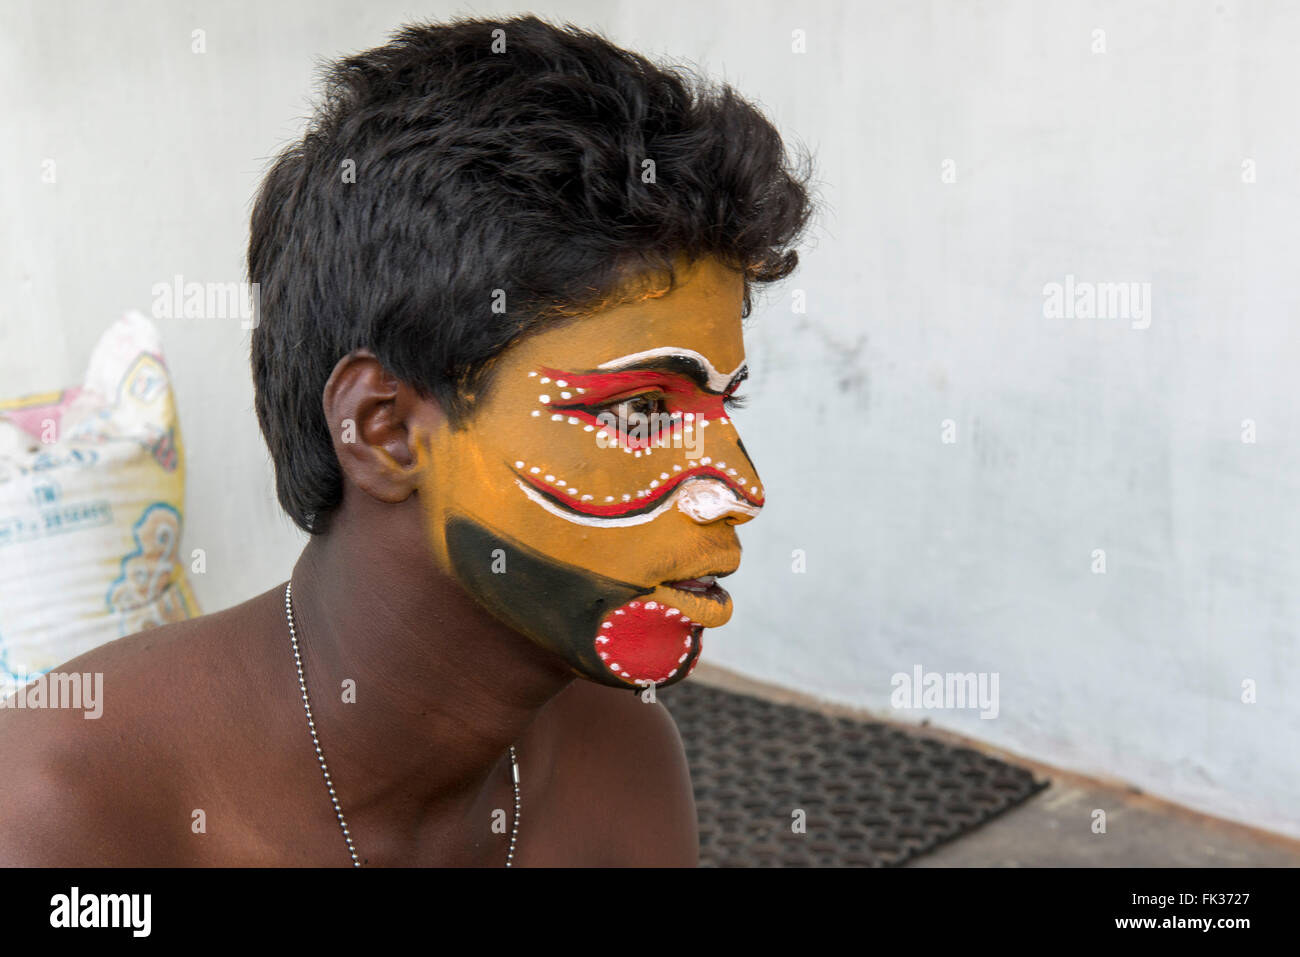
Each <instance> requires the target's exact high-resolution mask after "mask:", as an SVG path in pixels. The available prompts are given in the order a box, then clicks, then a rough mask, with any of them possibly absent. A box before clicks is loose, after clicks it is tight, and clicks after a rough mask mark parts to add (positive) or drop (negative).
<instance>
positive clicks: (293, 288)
mask: <svg viewBox="0 0 1300 957" xmlns="http://www.w3.org/2000/svg"><path fill="white" fill-rule="evenodd" d="M647 160H649V161H651V163H652V164H653V166H651V163H647V162H646V161H647ZM811 168H812V163H811V159H810V158H809V156H808V154H807V152H806V151H800V152H799V154H798V156H797V157H796V158H795V159H794V160H792V159H791V158H790V156H788V155H787V151H786V149H785V146H784V144H783V142H782V140H781V136H780V134H779V133H778V132H777V131H776V129H774V128H773V126H772V125H771V124H770V123H769V122H768V120H767V119H766V118H765V117H764V116H763V115H762V113H760V112H759V111H758V110H757V109H756V108H755V107H754V106H753V105H751V104H750V103H748V102H747V101H746V100H744V99H743V98H741V97H740V96H739V95H738V94H737V93H736V92H735V91H734V90H732V89H731V88H730V87H728V86H726V85H723V86H721V87H716V86H712V85H710V84H708V83H706V82H705V81H704V80H702V79H700V78H699V77H697V76H696V75H695V74H693V73H691V72H690V71H688V70H687V69H686V68H683V67H676V66H673V67H666V66H659V65H656V64H654V63H652V62H650V61H649V60H647V59H646V58H644V57H642V56H640V55H638V54H635V53H632V52H629V51H627V50H623V49H620V48H619V47H616V46H614V45H613V44H612V43H610V42H609V41H608V40H606V39H605V38H603V37H601V36H599V35H597V34H595V33H591V32H588V31H584V30H580V29H578V28H577V27H574V26H571V25H566V26H564V27H558V26H554V25H552V24H549V23H546V22H544V21H542V20H540V19H537V18H536V17H531V16H529V17H517V18H513V19H506V20H484V19H461V20H456V21H454V22H451V23H446V24H416V25H411V26H407V27H404V28H402V29H401V30H399V31H398V32H397V33H396V34H394V35H393V38H392V40H391V41H390V42H389V43H387V44H386V45H384V46H381V47H378V48H376V49H373V50H368V51H366V52H364V53H360V54H356V55H354V56H349V57H346V58H344V59H342V60H339V61H338V62H336V63H334V64H332V65H330V66H329V68H328V70H327V72H326V73H325V76H324V96H323V99H322V102H321V103H320V106H319V108H318V110H317V112H316V115H315V117H314V118H313V120H312V122H311V124H310V125H309V128H308V130H307V132H306V134H305V135H304V137H303V139H302V140H301V141H300V142H297V143H294V144H293V145H291V146H290V147H288V148H287V149H285V150H284V151H283V152H282V153H281V154H280V155H279V156H278V157H277V158H276V159H275V161H274V164H273V165H272V167H271V169H270V171H269V172H268V173H267V176H266V179H265V180H264V181H263V183H262V186H261V189H260V191H259V193H258V196H257V200H256V203H255V206H254V209H253V215H252V230H251V237H250V240H249V246H248V276H249V280H250V281H251V282H255V283H258V284H259V288H260V296H261V301H260V314H259V318H258V322H257V325H256V326H255V328H254V330H253V337H252V366H253V382H254V387H255V392H256V408H257V416H258V421H259V422H260V424H261V427H262V432H263V434H264V435H265V437H266V441H267V445H268V447H269V449H270V452H271V457H272V459H273V461H274V463H275V473H276V492H277V495H278V497H279V500H280V503H281V505H282V506H283V507H284V509H285V511H287V512H288V513H289V515H290V517H291V518H292V519H293V521H294V522H295V524H297V525H298V526H299V527H300V528H302V529H304V530H305V531H308V532H312V533H320V532H323V531H325V530H326V529H327V527H328V517H329V515H330V514H331V513H332V512H333V511H334V510H335V509H336V508H337V507H338V504H339V502H340V501H341V498H342V492H343V477H342V473H341V471H340V468H339V463H338V459H337V458H336V456H335V453H334V446H333V442H332V440H331V437H330V434H329V429H328V427H327V425H326V422H325V415H324V410H323V407H322V401H321V397H322V393H323V390H324V387H325V382H326V381H327V379H328V378H329V375H330V373H331V371H332V370H333V368H334V366H335V364H336V363H337V362H338V360H339V359H340V358H342V357H343V356H345V355H347V354H348V353H349V352H351V351H353V350H354V349H358V348H361V347H367V348H369V349H371V350H372V351H373V352H374V354H375V355H376V357H377V358H378V359H379V361H380V362H381V363H382V365H383V366H384V368H385V369H386V370H387V371H388V372H390V373H391V374H393V375H394V376H396V377H397V378H398V379H400V380H402V381H404V382H406V383H408V384H410V385H411V386H413V387H414V388H416V389H417V390H418V391H419V393H420V394H421V395H424V396H432V397H434V398H436V399H437V401H438V402H439V403H440V405H441V406H442V407H443V409H444V410H446V412H447V415H448V417H449V419H450V420H451V422H452V423H453V424H454V425H455V426H457V427H461V426H462V425H463V423H464V421H465V419H466V417H467V416H468V415H469V413H470V411H471V409H472V402H471V401H470V400H469V399H468V398H467V394H470V393H473V392H475V391H477V390H478V389H480V388H481V387H482V386H483V385H484V384H485V383H486V381H488V377H489V376H490V363H491V360H492V358H493V357H494V356H496V355H498V354H499V353H500V352H501V351H502V350H504V349H505V348H506V347H507V346H509V345H510V344H511V343H512V342H513V341H515V340H516V339H518V338H519V337H520V336H522V335H526V334H527V333H528V332H529V331H530V330H532V329H534V328H536V327H537V326H538V325H539V324H541V323H547V322H554V321H568V320H572V319H573V318H574V317H576V316H580V315H581V314H582V313H583V312H584V311H590V310H593V309H595V308H599V307H601V306H604V305H609V304H612V303H613V302H615V301H618V300H619V296H620V291H624V290H627V289H628V288H629V285H628V284H629V283H630V282H632V281H633V280H644V279H645V277H658V278H657V279H656V280H655V281H656V282H660V283H664V284H666V289H668V290H671V288H672V285H673V283H674V281H675V275H674V264H675V263H678V262H680V261H682V260H681V257H685V261H688V262H689V261H694V260H696V259H698V258H701V257H704V256H713V257H716V258H717V259H719V260H720V261H722V262H724V263H725V264H727V265H728V266H730V267H732V268H734V269H737V270H739V271H741V272H742V273H743V275H744V277H745V298H744V313H743V314H744V315H746V316H748V315H749V312H750V308H751V297H750V289H751V283H767V282H772V281H774V280H778V279H782V278H784V277H785V276H787V275H788V274H789V273H790V272H791V271H792V270H793V269H794V268H795V265H796V263H797V262H798V256H797V254H796V252H795V251H794V250H793V249H792V248H791V247H792V246H793V245H795V244H796V243H797V241H798V240H799V238H800V237H801V235H802V234H803V231H804V229H805V227H806V225H807V223H808V221H809V218H810V216H811V214H812V209H813V202H812V200H811V198H810V191H809V178H810V175H811ZM650 171H652V172H653V175H650ZM642 291H644V290H642ZM502 302H504V304H505V306H504V308H502V306H501V304H502Z"/></svg>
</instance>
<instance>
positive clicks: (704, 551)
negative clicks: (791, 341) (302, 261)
mask: <svg viewBox="0 0 1300 957" xmlns="http://www.w3.org/2000/svg"><path fill="white" fill-rule="evenodd" d="M742 297H743V285H742V279H741V276H740V275H739V274H738V273H736V272H734V271H731V270H729V269H727V268H725V267H724V266H722V265H721V264H719V263H718V262H716V261H715V260H711V259H706V260H702V261H701V262H699V263H697V264H695V265H694V266H692V267H690V268H689V269H687V270H686V271H685V272H684V273H682V274H681V275H680V279H679V284H678V286H677V287H676V288H675V289H674V290H673V291H672V292H671V293H670V294H668V295H665V296H661V297H659V298H643V299H640V300H637V301H634V302H628V303H624V304H622V305H618V306H614V307H612V308H609V309H605V310H602V311H599V312H596V313H595V314H593V315H590V316H584V317H581V318H578V319H575V320H569V321H566V322H563V323H561V324H558V325H556V326H554V327H550V328H546V329H544V330H543V331H541V332H537V333H534V334H532V335H529V336H527V337H526V338H524V339H523V340H521V341H520V342H518V343H516V344H514V345H512V346H511V347H510V348H508V349H507V350H506V351H505V352H503V353H502V354H501V355H500V356H499V357H498V358H497V360H496V362H495V364H494V371H493V373H492V378H491V382H490V385H489V386H488V388H487V390H486V392H485V393H484V394H483V395H481V396H479V397H477V400H476V403H475V407H474V411H473V413H472V414H471V416H470V418H469V420H468V422H467V424H466V427H465V428H463V429H461V430H455V429H453V428H451V426H450V425H447V424H445V423H444V424H442V425H440V427H439V429H438V430H437V432H436V433H435V434H433V435H431V436H428V439H427V447H428V450H429V454H428V458H427V461H426V462H425V463H423V467H422V474H421V477H420V485H419V496H420V500H421V505H422V508H423V510H424V519H425V523H426V529H427V533H428V537H429V540H430V542H431V545H432V548H433V550H434V554H435V556H436V557H437V560H438V562H439V564H440V565H441V566H442V567H443V568H444V569H445V570H447V571H448V572H449V573H450V574H452V575H453V576H454V577H455V578H457V579H458V580H459V581H460V582H461V583H462V585H463V586H464V587H465V588H466V589H467V591H469V592H470V594H472V595H474V596H475V598H477V599H478V600H479V601H480V602H482V603H483V604H484V605H485V606H486V607H488V608H489V610H491V611H492V612H493V613H494V614H495V615H497V616H498V617H499V618H501V619H502V620H504V621H505V622H506V623H507V624H509V625H511V626H512V627H514V628H516V629H517V630H519V631H521V632H523V633H524V634H526V635H528V636H529V637H530V638H532V639H533V640H534V641H537V642H538V643H539V644H541V645H542V646H543V647H545V648H547V649H549V650H551V651H552V652H554V653H556V654H558V655H560V656H561V657H562V658H563V659H564V660H565V661H566V662H567V663H568V664H569V666H570V667H571V668H572V669H573V670H574V671H576V672H577V673H578V674H580V675H582V676H583V677H586V678H589V679H592V680H595V681H599V682H602V683H604V684H609V685H615V686H619V687H637V686H642V685H648V684H658V685H665V684H671V683H674V682H676V681H679V680H681V679H682V678H684V677H686V675H687V674H689V673H690V670H692V669H693V668H694V665H695V663H696V661H697V660H698V658H699V654H700V648H701V633H702V631H703V629H704V628H711V627H718V626H720V625H723V624H725V623H726V622H727V620H728V619H729V618H730V617H731V610H732V606H731V599H730V597H729V596H728V595H727V594H726V592H725V591H722V590H721V589H720V588H719V587H717V586H716V585H713V586H712V587H704V588H701V590H700V591H692V590H689V587H690V586H691V583H689V582H684V580H689V579H696V578H698V577H700V576H707V575H718V574H730V573H731V572H732V571H734V570H735V569H736V568H737V566H738V565H739V563H740V544H739V541H738V539H737V536H736V532H735V529H734V526H735V525H737V524H740V523H741V522H745V521H748V520H749V519H750V518H753V517H754V516H755V515H757V514H758V511H759V509H761V508H762V505H763V501H764V499H763V486H762V483H761V482H760V481H759V477H758V474H757V472H756V470H755V469H754V465H753V463H752V462H751V461H750V460H749V456H748V455H747V454H746V452H745V449H744V446H743V444H742V443H741V441H740V437H739V436H738V435H737V433H736V429H735V425H734V423H733V422H732V421H731V418H730V416H729V415H728V411H727V407H726V404H725V402H726V400H727V399H729V397H730V396H731V394H732V393H734V391H735V389H736V387H737V386H738V385H739V383H740V381H741V380H742V379H744V377H745V375H746V370H745V361H744V360H745V356H744V343H743V339H742V335H741V304H742ZM670 582H676V583H685V584H687V585H688V588H682V587H677V586H675V585H670V584H668V583H670ZM699 584H700V583H695V586H694V587H698V586H699ZM704 585H705V586H707V582H706V583H704Z"/></svg>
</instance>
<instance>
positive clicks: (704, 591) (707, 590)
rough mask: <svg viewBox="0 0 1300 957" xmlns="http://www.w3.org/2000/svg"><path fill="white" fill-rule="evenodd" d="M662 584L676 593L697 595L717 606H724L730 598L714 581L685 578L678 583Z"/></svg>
mask: <svg viewBox="0 0 1300 957" xmlns="http://www.w3.org/2000/svg"><path fill="white" fill-rule="evenodd" d="M713 577H716V576H713ZM664 584H665V585H666V586H668V587H669V588H675V589H677V590H678V591H684V592H687V593H688V594H691V595H698V596H699V597H700V598H706V599H709V600H711V601H716V602H717V603H718V604H726V602H727V600H728V599H729V598H730V597H731V596H730V595H728V594H727V590H726V589H725V588H723V587H722V586H721V585H719V584H718V583H717V582H716V581H702V580H701V579H699V578H686V579H679V580H678V581H671V582H664Z"/></svg>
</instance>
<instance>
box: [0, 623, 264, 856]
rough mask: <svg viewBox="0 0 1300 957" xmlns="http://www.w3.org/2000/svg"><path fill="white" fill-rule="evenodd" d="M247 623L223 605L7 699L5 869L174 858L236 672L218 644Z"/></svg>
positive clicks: (0, 816)
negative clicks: (193, 780)
mask: <svg viewBox="0 0 1300 957" xmlns="http://www.w3.org/2000/svg"><path fill="white" fill-rule="evenodd" d="M241 607H243V606H237V608H241ZM246 619H247V613H246V612H245V613H244V614H240V613H237V612H236V609H228V610H227V611H225V612H219V613H216V614H212V615H205V616H202V617H200V618H195V619H191V620H189V621H184V622H177V623H174V624H169V625H165V626H161V627H158V628H152V629H148V630H146V631H143V632H140V633H138V634H136V635H131V636H128V637H125V638H121V639H118V640H117V641H113V642H109V643H108V644H105V645H101V646H100V647H98V648H95V649H93V650H91V651H89V652H87V653H86V654H83V655H80V656H78V657H77V658H74V659H72V660H71V661H68V662H66V663H64V664H63V665H60V666H58V667H57V668H55V669H53V670H52V671H51V672H50V673H49V674H48V675H45V676H42V677H41V678H38V679H37V680H36V682H35V683H33V684H30V685H28V686H27V688H25V689H23V690H22V691H20V692H19V693H17V694H15V695H13V696H11V697H10V698H9V699H7V701H6V706H5V707H3V708H0V760H3V762H4V766H5V769H6V770H5V786H4V787H3V788H0V865H6V866H131V865H135V864H141V863H148V864H157V863H161V862H165V861H171V860H172V859H173V858H174V856H175V855H174V854H173V852H172V846H173V845H175V846H177V847H180V846H182V844H183V842H179V841H177V840H176V834H177V832H178V830H179V828H178V823H180V822H175V821H172V820H171V818H173V817H175V816H176V814H177V813H178V812H177V810H176V809H177V807H178V806H179V801H178V791H179V790H180V789H181V788H183V787H185V785H186V783H187V781H188V779H189V778H190V776H191V775H192V773H193V771H194V769H195V767H196V766H197V765H196V762H195V761H194V757H195V747H194V746H193V745H194V742H195V740H196V738H198V737H200V734H201V730H202V729H201V727H200V726H201V725H202V724H203V723H205V722H210V721H212V720H213V715H214V714H215V713H216V709H217V707H218V702H217V701H216V700H215V695H216V694H217V693H218V692H217V686H219V684H220V683H221V682H222V681H228V680H233V674H234V673H233V672H231V670H230V669H231V667H232V666H231V665H230V664H223V663H221V662H220V661H219V660H218V659H219V657H220V656H219V655H218V654H217V653H216V651H215V649H217V648H219V647H221V646H222V644H223V643H229V642H230V641H231V640H233V638H234V632H235V631H237V630H238V628H239V622H241V621H243V620H246ZM179 862H181V861H178V863H179Z"/></svg>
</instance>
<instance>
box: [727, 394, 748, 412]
mask: <svg viewBox="0 0 1300 957" xmlns="http://www.w3.org/2000/svg"><path fill="white" fill-rule="evenodd" d="M748 401H749V396H747V395H729V396H727V397H726V398H725V399H723V400H722V404H723V405H724V406H725V407H726V408H728V409H743V408H744V407H745V403H746V402H748Z"/></svg>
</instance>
